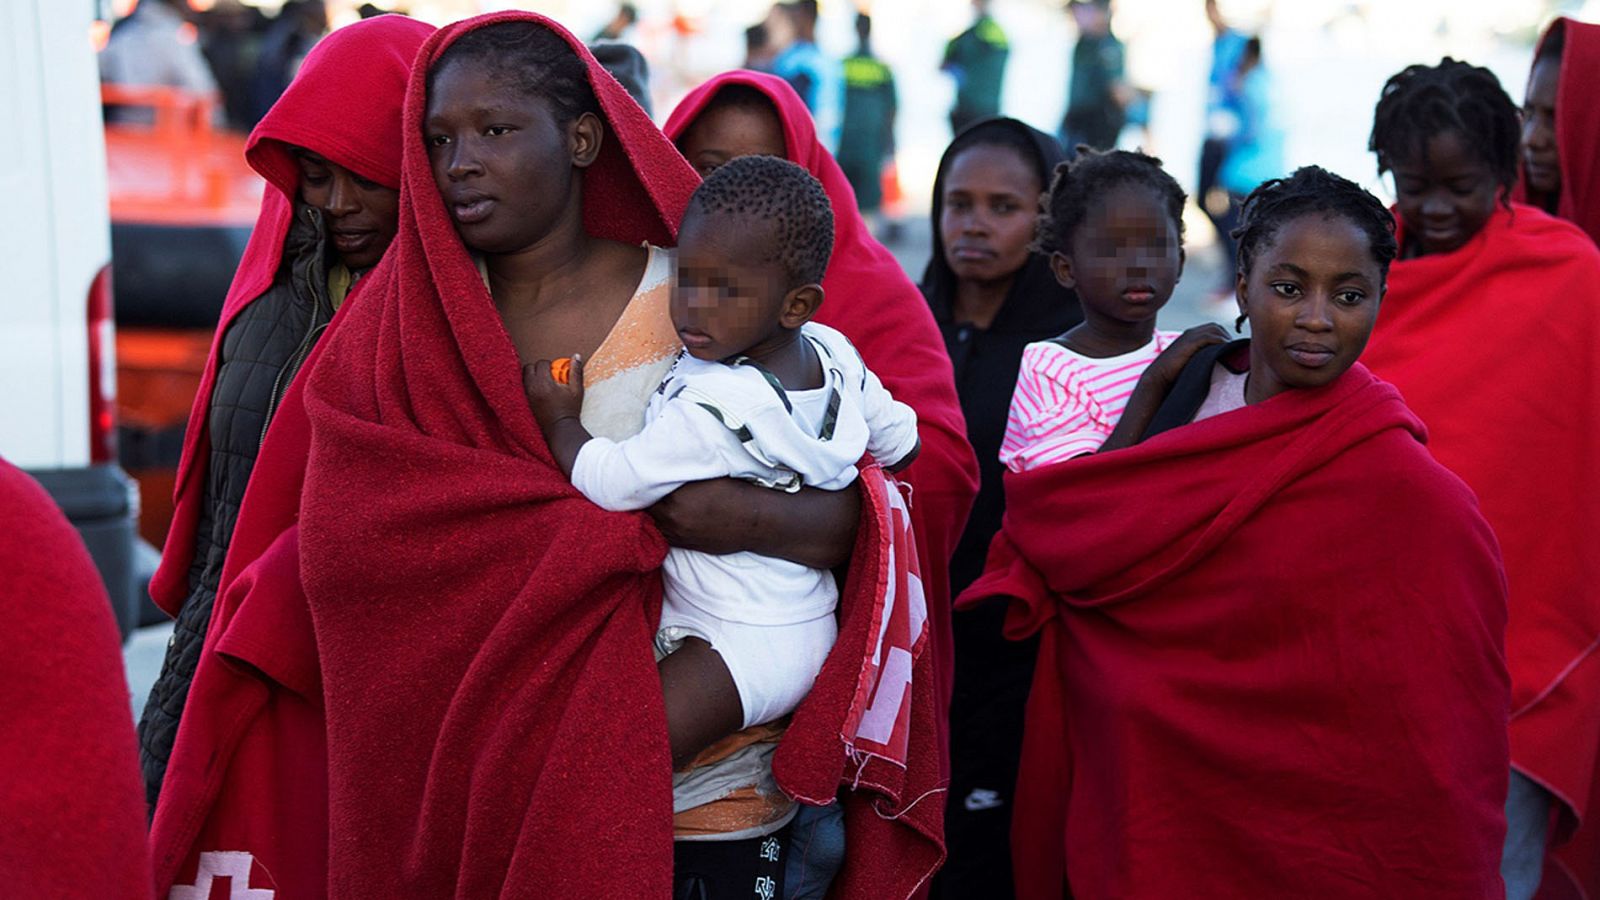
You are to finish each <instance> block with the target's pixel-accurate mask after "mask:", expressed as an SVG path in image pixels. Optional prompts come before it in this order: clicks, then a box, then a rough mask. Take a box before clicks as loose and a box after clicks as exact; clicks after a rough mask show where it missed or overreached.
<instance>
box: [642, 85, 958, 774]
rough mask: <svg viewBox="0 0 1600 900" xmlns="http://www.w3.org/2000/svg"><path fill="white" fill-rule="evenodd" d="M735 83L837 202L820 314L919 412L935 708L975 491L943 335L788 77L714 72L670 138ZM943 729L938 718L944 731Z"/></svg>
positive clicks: (678, 112)
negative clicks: (747, 90)
mask: <svg viewBox="0 0 1600 900" xmlns="http://www.w3.org/2000/svg"><path fill="white" fill-rule="evenodd" d="M731 84H742V85H747V86H749V87H752V88H755V89H756V90H758V91H760V92H761V93H763V94H765V95H766V96H767V98H768V99H770V100H771V101H772V104H773V107H774V108H775V109H776V110H777V112H778V118H779V119H780V120H782V122H783V131H784V140H785V143H786V144H787V145H788V149H789V159H790V160H791V161H792V162H794V163H797V164H798V165H801V166H804V167H805V168H806V170H807V171H809V172H810V173H811V174H812V175H813V176H814V177H815V178H816V179H817V180H818V181H820V182H822V187H823V189H825V190H826V191H827V192H828V199H829V200H831V201H832V203H833V216H834V218H833V221H834V235H833V258H832V259H831V260H829V262H828V271H827V274H826V275H825V276H824V277H823V279H822V290H823V293H824V295H825V297H824V300H823V303H822V308H821V310H819V311H818V313H817V321H818V322H821V323H823V324H824V325H830V326H832V327H834V328H837V329H839V330H840V331H841V332H843V333H844V335H845V336H846V337H848V338H850V340H851V341H852V342H853V343H854V344H855V345H856V347H857V349H859V350H860V351H861V356H862V358H863V359H864V360H866V363H867V366H868V367H869V368H871V369H872V371H873V372H875V373H877V375H878V377H879V378H881V379H882V380H883V383H884V386H885V387H887V388H888V389H889V392H890V393H892V394H894V396H895V399H896V400H900V401H902V402H904V403H907V404H909V405H910V406H911V408H912V409H915V410H916V411H917V424H918V430H919V431H920V432H921V435H922V454H921V456H919V457H918V458H917V464H916V465H915V466H912V467H911V468H910V469H909V470H907V472H906V474H905V476H904V477H905V479H906V480H907V481H908V482H909V483H910V484H911V485H912V487H913V489H914V494H913V496H912V504H911V505H912V513H913V515H914V517H915V520H916V525H917V535H918V539H919V544H920V547H921V549H922V559H923V568H924V570H925V572H926V575H927V578H928V596H929V597H930V598H931V601H932V605H933V612H934V616H935V618H934V623H935V627H934V629H933V640H934V653H935V660H936V665H937V666H938V676H937V677H938V678H939V687H940V693H939V700H940V702H939V708H940V709H946V708H948V706H949V703H950V688H951V683H952V682H951V679H952V678H953V676H954V661H953V655H954V646H953V644H952V643H951V632H950V613H949V597H950V581H949V579H950V568H949V563H950V556H951V555H952V554H953V553H954V552H955V547H956V542H957V541H958V540H960V538H961V530H962V528H964V527H965V526H966V524H967V513H968V512H969V511H971V509H972V499H973V497H975V496H977V493H978V464H977V459H976V458H975V457H974V456H973V455H972V446H971V445H970V444H969V443H967V429H966V422H965V420H964V419H963V417H962V415H961V404H960V401H959V400H958V399H957V398H956V389H955V380H954V376H953V375H952V373H951V369H950V358H949V357H948V356H947V355H945V350H944V340H943V339H942V338H941V337H940V336H939V327H938V325H937V324H936V323H935V322H934V320H933V314H932V313H931V312H930V311H929V310H928V304H927V303H926V302H925V301H924V300H923V299H922V294H921V292H919V291H918V290H917V287H916V285H914V284H912V283H911V279H909V278H907V277H906V274H905V270H904V269H902V268H901V267H900V263H899V262H898V261H897V260H896V259H895V258H894V256H893V255H891V254H890V253H889V251H888V250H887V249H886V248H885V247H884V246H883V245H882V244H880V243H878V241H877V240H876V239H875V238H873V236H872V232H871V230H870V229H869V228H868V227H867V223H866V222H865V221H863V220H862V218H861V213H860V212H859V211H858V210H857V208H856V195H855V192H854V191H853V190H851V188H850V182H849V181H848V180H846V178H845V177H844V171H843V170H842V169H840V168H839V164H838V163H837V162H835V161H834V159H833V157H832V156H831V155H829V153H828V151H827V150H826V149H824V148H823V146H822V143H821V142H820V141H819V140H817V129H816V124H815V123H814V122H813V121H812V119H811V114H810V113H809V112H807V111H806V107H805V103H804V102H803V101H802V100H801V99H800V96H799V95H798V94H796V93H795V92H794V89H793V88H791V87H790V86H789V84H788V82H785V81H784V80H783V79H781V78H778V77H776V76H774V75H765V74H762V73H759V72H749V71H738V72H727V73H724V74H722V75H718V76H717V77H715V78H713V79H711V80H710V81H707V82H706V83H705V84H702V85H701V86H700V87H698V88H696V89H695V90H694V91H692V92H690V94H689V95H688V96H687V97H685V98H684V99H683V102H682V103H679V104H678V108H677V109H674V110H673V111H672V115H671V116H670V117H668V119H667V124H666V132H667V135H668V136H669V137H671V138H672V139H673V140H677V139H678V138H679V137H681V136H682V135H683V132H684V131H686V130H687V129H688V127H689V125H690V124H691V123H693V121H694V119H695V117H696V116H698V115H699V114H700V111H701V110H703V109H705V106H706V104H707V103H709V102H711V98H712V97H714V96H716V93H717V91H719V90H721V89H722V88H723V87H725V86H727V85H731ZM946 726H947V723H946V722H945V720H944V716H942V715H941V716H940V717H939V727H940V729H941V733H942V732H943V729H944V728H945V727H946ZM941 743H942V742H941Z"/></svg>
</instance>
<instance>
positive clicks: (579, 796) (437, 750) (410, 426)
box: [155, 13, 941, 898]
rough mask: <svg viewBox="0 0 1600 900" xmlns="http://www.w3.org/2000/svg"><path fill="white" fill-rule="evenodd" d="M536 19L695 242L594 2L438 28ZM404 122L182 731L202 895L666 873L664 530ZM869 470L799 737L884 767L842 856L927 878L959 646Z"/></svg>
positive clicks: (176, 830) (856, 881)
mask: <svg viewBox="0 0 1600 900" xmlns="http://www.w3.org/2000/svg"><path fill="white" fill-rule="evenodd" d="M512 19H524V20H528V21H534V22H538V23H540V24H543V25H545V26H546V27H550V28H551V29H552V30H553V31H556V32H557V33H558V34H560V35H561V36H562V37H563V38H564V39H566V40H567V41H568V43H569V44H570V45H571V46H572V47H573V48H574V51H575V52H577V53H578V54H579V55H580V57H581V58H582V59H583V60H584V61H585V62H586V63H587V64H588V65H589V68H590V73H591V83H592V84H593V86H594V89H595V92H596V94H597V96H598V98H599V100H600V104H601V107H602V110H603V112H604V116H605V118H606V119H607V121H608V123H609V125H610V129H609V131H608V142H607V144H606V147H607V148H608V149H606V150H604V151H603V152H602V156H601V158H600V160H599V161H597V162H596V164H595V166H594V167H592V168H591V170H590V172H589V173H588V175H587V176H586V185H592V189H590V190H587V191H586V194H585V197H586V209H585V219H586V221H587V223H588V226H589V228H590V229H591V231H593V232H594V233H596V234H600V235H604V236H607V237H613V238H617V239H624V240H633V241H638V240H650V241H653V242H657V243H670V242H671V240H672V237H673V230H674V229H673V225H674V223H675V222H676V221H677V220H678V218H679V217H680V215H681V212H682V209H683V206H684V204H685V202H686V201H687V197H688V194H689V192H690V190H691V189H692V187H693V185H694V178H693V176H692V173H691V172H690V171H689V170H688V168H687V166H686V165H685V164H684V163H683V161H682V159H681V158H680V157H678V156H677V154H676V153H674V152H673V151H672V149H671V147H670V145H668V144H667V143H666V141H665V140H664V139H663V138H662V137H661V135H660V133H659V132H657V131H656V130H655V129H654V128H653V127H652V126H651V125H650V124H649V121H648V119H647V118H646V117H645V116H644V114H643V113H642V112H641V111H640V110H639V109H638V107H637V106H636V105H635V104H634V103H633V101H632V100H631V99H629V98H628V97H627V96H626V94H625V93H624V92H623V90H622V88H621V87H620V86H619V85H617V84H616V82H615V81H614V80H612V79H610V77H609V76H607V75H604V74H602V72H603V70H601V69H600V68H599V67H598V66H597V64H595V63H594V61H593V60H592V58H590V57H589V56H588V54H587V53H586V52H585V51H584V50H583V49H582V47H581V45H580V44H578V43H577V42H576V41H575V40H573V39H572V38H571V36H570V35H567V34H566V32H564V31H561V30H560V29H559V28H557V27H556V26H554V25H553V24H551V23H550V22H549V21H548V20H546V19H543V18H542V17H538V16H531V15H525V14H517V13H505V14H498V15H494V16H487V17H481V18H479V19H475V20H472V21H470V22H466V23H460V24H458V25H456V26H453V27H451V28H449V29H447V30H445V31H444V32H441V33H439V34H438V35H436V36H435V37H434V38H433V39H432V40H431V41H430V42H429V43H428V44H427V45H426V46H424V48H423V50H422V52H421V54H420V56H419V58H420V59H422V60H427V61H431V60H433V59H436V58H437V56H438V55H439V54H440V53H441V52H443V50H444V49H445V48H446V47H447V46H448V44H449V42H450V41H451V40H453V39H454V38H456V37H458V36H459V35H460V34H462V33H463V32H464V31H466V30H469V29H472V28H475V27H481V26H483V25H485V24H489V23H494V22H500V21H507V20H512ZM425 71H426V66H425V65H424V66H422V67H420V68H419V69H418V70H417V72H416V73H414V77H413V79H412V81H411V83H410V85H409V88H408V91H409V93H408V97H407V105H406V112H407V121H408V122H411V123H412V124H413V126H415V124H416V123H417V122H418V121H420V118H421V115H422V109H423V105H424V100H425V97H424V88H425V81H424V78H425ZM410 133H413V134H415V133H419V131H418V130H417V129H415V128H414V129H413V131H412V132H410ZM405 153H406V161H405V170H404V171H405V174H404V179H403V185H402V201H401V227H400V232H399V235H398V236H397V238H396V241H395V243H394V245H393V246H392V248H391V250H390V252H389V254H388V255H387V256H386V257H385V260H384V262H383V263H381V264H380V265H379V267H378V268H377V269H376V270H374V272H373V273H372V274H371V275H370V276H368V281H367V285H366V287H364V289H363V290H362V292H361V295H360V298H359V302H351V303H347V304H346V306H345V307H344V309H343V310H341V314H340V318H339V319H338V320H337V330H336V332H335V333H334V334H332V335H330V336H329V337H327V338H325V339H324V341H323V343H322V344H321V346H320V347H319V353H318V357H317V361H316V367H315V369H314V370H313V371H312V373H311V375H310V376H309V377H308V378H306V379H302V380H301V384H299V385H297V386H296V388H295V389H292V390H291V391H290V393H289V395H288V396H287V397H286V399H285V409H284V411H283V412H281V413H280V414H279V415H280V417H282V418H280V419H279V421H278V423H277V424H275V425H274V428H273V431H272V434H271V435H270V436H269V437H268V448H267V449H269V450H273V451H274V452H272V453H271V454H270V455H269V454H267V453H265V452H264V454H263V462H262V463H261V464H260V466H259V467H258V470H257V475H256V477H255V479H253V481H252V484H251V487H250V491H249V493H247V495H246V498H245V504H244V508H243V511H242V513H241V519H240V521H241V524H240V526H239V530H238V531H237V532H236V535H235V545H234V552H233V553H232V554H230V557H229V562H228V571H227V572H225V573H224V586H225V590H226V596H225V597H223V596H219V600H218V604H219V605H218V612H217V618H216V619H214V622H213V632H214V633H215V634H214V635H209V636H208V651H207V654H206V655H205V657H204V658H203V659H202V662H201V668H200V670H199V671H198V672H197V675H196V681H195V688H194V693H193V694H191V699H190V712H189V714H188V715H187V716H186V718H185V719H184V722H183V725H182V727H181V730H180V733H179V741H178V746H177V747H176V748H175V751H174V756H173V771H174V772H177V771H181V772H183V773H184V774H183V776H182V777H181V778H180V779H179V785H174V783H173V780H174V775H173V774H169V776H168V786H167V789H166V791H165V793H164V795H163V800H162V810H161V812H160V813H159V814H158V818H157V823H156V831H157V835H156V838H155V840H156V843H157V849H158V852H159V853H160V854H161V857H162V860H163V866H162V868H161V869H160V870H158V876H157V877H158V881H159V882H161V883H163V884H171V883H172V881H173V877H172V875H171V874H170V873H172V872H179V873H180V874H181V876H182V882H183V883H182V884H180V885H178V886H175V887H173V888H172V894H171V896H173V897H181V898H190V897H196V898H198V897H205V896H208V892H209V890H210V888H211V887H212V886H213V885H214V884H215V883H216V879H217V877H218V876H219V875H233V876H235V881H234V883H235V884H238V883H239V882H240V880H241V879H249V883H250V884H251V886H253V887H276V888H278V889H280V890H281V892H282V894H283V896H286V897H299V896H316V895H318V894H321V893H324V892H326V893H330V894H332V895H335V896H451V895H453V896H460V897H486V896H535V895H538V896H621V895H624V894H626V895H631V896H658V897H664V896H666V895H667V893H668V886H669V884H670V876H671V855H670V854H671V799H670V782H669V777H668V775H669V769H670V764H669V763H668V760H667V748H666V738H665V730H664V722H663V721H662V714H661V712H660V705H659V703H654V702H650V700H651V699H653V698H656V697H659V694H660V686H659V680H658V679H657V676H656V674H655V667H654V664H653V661H652V659H651V655H650V636H651V627H652V622H653V619H654V616H655V612H656V608H657V607H658V605H659V596H660V593H659V580H658V576H657V574H656V568H657V566H658V564H659V561H660V559H661V557H662V555H663V553H664V546H663V545H662V543H661V540H660V537H659V536H658V535H657V534H656V532H655V531H654V529H653V527H652V526H651V525H650V524H649V520H648V518H647V517H644V516H642V515H615V514H609V513H603V512H600V511H599V510H598V509H596V508H595V507H593V506H592V505H590V504H588V503H587V502H586V501H584V500H583V499H582V498H581V496H580V495H578V494H577V493H576V492H575V491H573V490H572V488H571V487H570V485H568V484H567V482H566V480H565V479H564V478H563V477H562V476H561V474H560V471H559V470H558V469H557V468H556V467H555V466H554V465H553V463H552V461H551V460H550V458H549V455H548V451H547V449H546V448H545V445H544V443H543V440H542V439H541V438H540V436H539V435H538V432H537V429H536V426H535V424H534V422H533V419H532V416H531V413H530V412H529V411H528V408H527V404H526V402H525V400H524V399H523V397H522V393H521V388H520V376H519V373H518V366H517V364H516V356H515V351H514V349H513V347H512V346H511V343H510V341H509V339H508V338H507V336H506V334H505V331H504V329H503V327H502V326H501V325H500V322H499V319H498V316H497V315H496V313H495V312H494V309H493V306H492V304H491V302H490V300H489V298H488V297H487V295H486V294H485V292H484V289H483V284H482V281H481V279H480V278H479V277H478V275H477V272H476V270H475V268H474V266H473V264H472V262H471V260H470V259H469V258H468V256H467V254H466V252H465V250H464V248H462V246H461V245H460V242H459V240H458V239H457V238H456V236H455V234H454V231H453V229H452V227H451V225H450V222H449V219H448V217H447V215H446V213H445V210H444V209H443V205H442V204H441V203H440V201H439V197H438V193H437V191H436V189H435V188H434V184H433V179H432V175H431V172H430V171H429V168H428V165H427V160H426V156H425V153H424V152H423V148H422V147H421V144H420V141H416V140H413V141H408V142H407V143H406V150H405ZM302 386H303V390H302ZM308 431H309V432H310V434H311V440H310V443H309V450H307V449H306V447H305V437H304V435H305V434H306V433H307V432H308ZM295 442H298V444H297V447H298V449H299V452H300V457H301V459H305V460H306V466H307V468H306V473H305V476H304V478H305V490H304V493H303V494H301V495H300V498H301V499H300V504H299V522H300V525H299V526H298V527H296V526H295V525H294V523H295V519H296V517H295V508H294V504H293V503H290V502H287V501H284V500H283V499H282V495H281V494H279V493H276V492H273V491H272V489H271V488H270V487H268V485H269V484H272V485H279V486H281V485H287V484H291V483H297V482H296V479H297V478H298V477H299V471H298V470H297V469H296V468H295V466H294V465H292V464H291V462H290V460H291V458H292V457H294V456H295V455H296V454H295V453H294V452H292V451H293V449H295V448H294V447H291V444H293V443H295ZM872 471H875V470H869V474H868V475H865V476H864V477H863V480H862V485H863V493H864V498H865V502H864V504H863V510H864V516H865V517H866V518H865V519H864V522H863V527H862V529H861V532H860V536H859V537H858V542H857V548H856V556H855V559H854V563H855V565H854V566H853V567H852V574H851V581H850V583H849V584H847V585H846V589H845V593H844V598H843V599H842V601H841V605H840V610H841V632H840V639H839V643H838V646H837V647H836V649H835V651H834V654H833V655H832V656H830V659H829V662H828V664H827V666H826V667H825V668H824V672H823V675H822V676H821V677H820V678H819V680H818V683H817V687H816V688H815V689H814V690H813V692H812V695H811V697H810V698H808V700H807V702H806V704H805V705H804V706H803V707H802V708H801V709H800V710H798V711H797V712H796V714H795V719H794V724H793V725H792V726H791V729H790V732H789V735H788V737H787V738H786V741H785V744H784V746H783V748H781V749H780V751H779V757H778V759H777V760H776V761H775V768H777V769H778V770H779V778H780V781H781V782H782V783H784V784H785V785H786V786H789V787H790V789H791V790H792V791H793V792H794V793H796V794H797V795H798V796H802V797H805V798H808V799H813V800H816V799H822V798H824V797H831V796H832V795H833V792H834V790H835V789H836V786H837V785H838V784H839V783H840V782H841V780H846V781H848V782H850V783H852V784H857V785H859V786H860V787H862V788H863V790H860V791H855V792H852V793H850V795H849V799H848V800H847V808H848V809H847V816H848V817H849V819H850V822H851V827H852V837H851V851H850V852H851V855H852V859H851V860H850V861H847V863H846V868H845V871H844V873H843V874H842V876H841V879H842V880H841V887H842V888H843V889H844V890H845V891H847V892H848V893H846V894H845V896H864V895H867V893H868V892H871V893H870V895H871V896H897V895H898V896H905V895H908V894H909V893H910V892H911V891H912V890H914V888H915V886H916V885H917V884H919V883H920V882H921V881H923V880H924V879H925V878H926V877H927V874H928V873H929V872H930V871H931V870H932V868H933V867H934V865H936V862H937V859H938V857H939V853H940V846H939V842H938V833H939V811H940V809H941V804H940V803H929V802H919V801H922V800H924V798H926V797H928V796H937V783H936V782H937V766H936V748H935V746H934V744H933V740H932V737H931V735H932V734H933V721H932V720H933V705H932V698H931V690H930V684H931V682H930V679H929V677H928V675H929V672H928V671H927V669H928V660H929V658H930V656H931V654H926V653H920V649H921V647H920V645H921V644H925V640H919V639H918V636H917V630H916V629H915V628H913V627H911V626H912V624H913V623H912V621H911V618H912V617H911V616H910V613H911V611H912V610H914V609H915V608H916V606H917V604H916V603H915V602H912V600H913V599H915V600H920V596H919V595H918V594H917V592H916V590H914V589H912V588H909V587H904V586H903V587H901V589H900V591H899V593H898V596H900V597H902V598H905V599H906V602H905V603H904V604H898V603H894V602H892V601H893V597H894V596H896V594H895V592H893V591H890V590H889V589H888V588H887V587H886V583H892V582H893V579H891V577H890V576H891V575H892V574H893V573H895V572H899V571H902V569H903V566H897V565H896V564H895V563H894V560H893V559H892V557H894V556H895V555H896V554H895V549H894V548H896V547H897V546H900V547H904V545H905V543H906V541H905V538H904V520H905V516H904V510H903V504H901V505H900V507H899V508H900V510H901V512H900V514H899V516H898V518H897V516H896V514H895V509H896V508H897V507H896V506H895V504H894V503H893V502H892V499H893V498H892V497H890V495H888V494H887V492H885V491H884V489H883V485H884V484H885V482H884V481H883V479H882V477H881V475H880V476H876V477H874V476H872V475H871V474H870V473H871V472H872ZM896 522H899V523H900V524H899V526H898V527H897V526H896V524H895V523H896ZM557 523H559V527H555V526H556V524H557ZM274 526H275V527H274ZM297 557H298V561H299V565H298V567H297V566H295V565H294V562H295V560H296V558H297ZM246 558H250V559H253V561H252V562H250V563H249V564H248V565H247V564H246V563H245V562H244V561H243V560H245V559H246ZM901 580H904V579H901ZM302 582H303V585H304V586H303V589H302ZM918 624H920V623H918ZM880 635H890V636H891V637H880ZM893 635H899V636H900V639H899V640H896V639H894V638H893V637H892V636H893ZM213 638H215V645H214V646H213V645H212V644H211V641H212V639H213ZM880 652H881V656H880ZM902 653H903V655H902ZM880 659H881V660H882V661H884V664H883V665H881V666H879V665H877V664H876V663H877V662H878V661H880ZM902 660H903V661H904V664H905V665H904V667H903V668H904V669H906V670H909V673H910V674H907V672H906V671H903V670H902V669H898V668H896V666H897V665H899V664H900V662H901V661H902ZM219 685H220V686H219ZM641 698H644V700H645V702H640V701H641ZM197 704H198V705H199V706H200V707H202V708H203V709H204V713H203V714H202V713H197V712H196V708H197ZM324 722H325V727H326V744H325V745H324V744H323V743H322V735H323V727H324ZM897 738H898V740H897ZM622 748H626V749H622ZM847 751H848V752H849V753H853V754H854V757H855V759H856V760H857V763H856V764H854V765H850V766H849V767H848V768H847V766H846V763H847V761H848V760H849V758H850V757H849V756H847ZM573 848H579V850H578V852H574V849H573ZM874 853H875V854H877V855H878V859H876V860H873V859H870V858H868V857H867V856H865V854H874ZM163 872H165V873H167V875H166V877H165V878H163ZM191 878H192V879H193V880H192V881H191V880H190V879H191Z"/></svg>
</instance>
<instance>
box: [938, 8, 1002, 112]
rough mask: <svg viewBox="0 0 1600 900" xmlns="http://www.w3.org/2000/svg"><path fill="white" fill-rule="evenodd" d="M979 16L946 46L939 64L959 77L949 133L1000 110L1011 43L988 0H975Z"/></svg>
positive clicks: (953, 75)
mask: <svg viewBox="0 0 1600 900" xmlns="http://www.w3.org/2000/svg"><path fill="white" fill-rule="evenodd" d="M972 8H973V9H974V10H976V11H977V13H978V20H977V21H976V22H973V23H972V27H971V28H968V29H967V30H966V31H963V32H961V33H960V34H958V35H956V36H955V37H954V38H951V39H950V43H948V44H946V45H945V48H944V62H942V63H940V64H939V68H940V69H941V70H943V71H945V72H948V73H950V75H951V76H952V77H954V78H955V80H956V102H955V105H954V106H952V107H951V108H950V133H951V134H960V133H961V132H963V131H965V130H966V128H967V126H968V125H971V124H972V123H974V122H976V121H978V120H979V119H987V118H989V117H991V116H998V115H999V114H1000V88H1001V86H1002V84H1003V83H1004V81H1005V74H1006V57H1007V56H1009V55H1010V53H1011V45H1010V44H1009V43H1008V42H1007V41H1006V33H1005V32H1004V31H1002V30H1001V29H1000V23H998V22H996V21H995V20H994V18H993V17H992V16H990V15H989V0H973V3H972Z"/></svg>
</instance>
